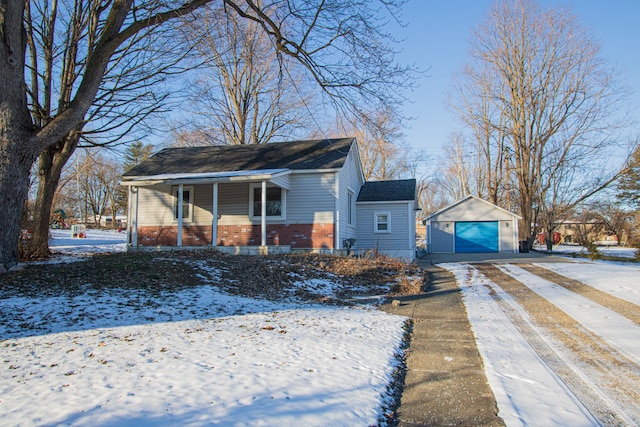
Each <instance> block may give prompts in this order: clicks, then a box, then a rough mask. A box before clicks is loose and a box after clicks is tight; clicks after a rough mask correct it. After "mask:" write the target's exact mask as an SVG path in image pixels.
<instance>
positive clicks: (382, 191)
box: [358, 179, 416, 202]
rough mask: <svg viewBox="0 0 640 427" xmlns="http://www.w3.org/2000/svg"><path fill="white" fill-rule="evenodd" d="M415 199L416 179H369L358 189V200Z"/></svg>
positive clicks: (393, 200)
mask: <svg viewBox="0 0 640 427" xmlns="http://www.w3.org/2000/svg"><path fill="white" fill-rule="evenodd" d="M415 199H416V180H415V179H398V180H394V181H369V182H366V183H365V184H364V185H363V186H362V188H361V189H360V194H358V202H396V201H411V200H415Z"/></svg>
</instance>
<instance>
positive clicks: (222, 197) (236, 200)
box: [209, 182, 251, 225]
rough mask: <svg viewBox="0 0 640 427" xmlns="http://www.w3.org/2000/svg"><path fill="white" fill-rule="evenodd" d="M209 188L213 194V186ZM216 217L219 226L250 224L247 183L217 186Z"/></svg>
mask: <svg viewBox="0 0 640 427" xmlns="http://www.w3.org/2000/svg"><path fill="white" fill-rule="evenodd" d="M210 188H211V190H210V191H209V192H210V193H212V194H213V186H212V185H210ZM210 209H211V208H210ZM218 215H219V216H220V219H219V220H218V224H219V225H242V224H251V220H250V219H249V184H248V183H244V182H243V183H234V184H227V183H224V184H218Z"/></svg>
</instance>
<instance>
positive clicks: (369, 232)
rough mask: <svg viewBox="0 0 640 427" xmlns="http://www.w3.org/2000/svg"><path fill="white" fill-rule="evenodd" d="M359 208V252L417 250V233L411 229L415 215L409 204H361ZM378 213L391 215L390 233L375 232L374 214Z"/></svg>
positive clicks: (357, 247) (357, 246)
mask: <svg viewBox="0 0 640 427" xmlns="http://www.w3.org/2000/svg"><path fill="white" fill-rule="evenodd" d="M357 207H358V208H357V210H356V212H357V214H356V220H357V224H358V227H357V229H358V231H357V236H356V239H357V241H356V249H357V250H359V251H363V250H372V249H378V250H380V251H387V252H389V251H402V250H413V248H415V232H413V233H411V230H410V228H409V227H410V225H411V224H415V215H414V214H413V210H412V209H410V206H409V204H408V203H407V202H400V203H370V204H369V203H367V204H362V203H359V204H358V205H357ZM376 212H388V213H389V214H390V217H391V218H390V229H391V232H390V233H375V232H374V214H375V213H376ZM410 216H411V217H410ZM414 227H415V226H414ZM411 236H413V240H412V241H410V240H411Z"/></svg>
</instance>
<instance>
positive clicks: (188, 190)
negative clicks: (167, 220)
mask: <svg viewBox="0 0 640 427" xmlns="http://www.w3.org/2000/svg"><path fill="white" fill-rule="evenodd" d="M178 192H179V187H173V191H172V193H173V218H174V219H176V220H177V219H178ZM192 217H193V187H191V186H189V187H186V186H185V187H183V188H182V220H183V221H191V219H192Z"/></svg>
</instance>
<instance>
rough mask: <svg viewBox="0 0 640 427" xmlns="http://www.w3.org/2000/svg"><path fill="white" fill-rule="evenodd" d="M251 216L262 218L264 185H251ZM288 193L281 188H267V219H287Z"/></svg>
mask: <svg viewBox="0 0 640 427" xmlns="http://www.w3.org/2000/svg"><path fill="white" fill-rule="evenodd" d="M249 198H250V206H249V211H250V212H249V215H250V216H251V217H254V218H260V217H261V216H262V185H261V184H251V193H250V197H249ZM285 206H286V192H285V191H284V190H283V189H282V188H280V187H267V218H277V219H285Z"/></svg>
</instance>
